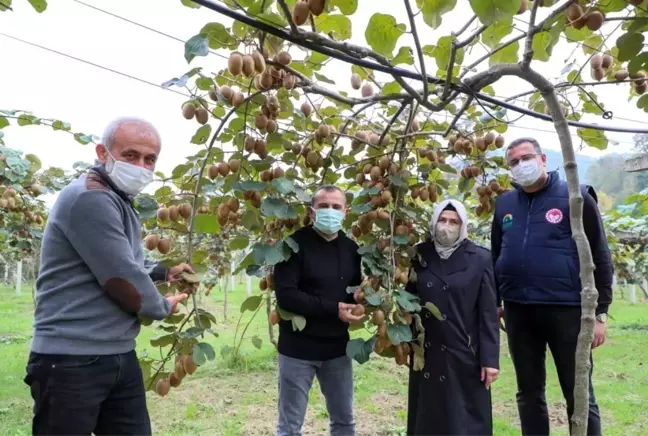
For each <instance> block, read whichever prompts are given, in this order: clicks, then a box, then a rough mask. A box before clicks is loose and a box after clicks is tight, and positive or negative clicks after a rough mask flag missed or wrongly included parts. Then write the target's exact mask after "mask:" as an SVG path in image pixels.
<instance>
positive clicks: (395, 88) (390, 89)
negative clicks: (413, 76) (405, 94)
mask: <svg viewBox="0 0 648 436" xmlns="http://www.w3.org/2000/svg"><path fill="white" fill-rule="evenodd" d="M402 89H403V88H401V86H400V84H399V83H398V82H397V81H395V80H394V81H393V82H388V83H385V85H384V86H383V89H382V94H383V95H388V94H398V93H400V92H401V91H402Z"/></svg>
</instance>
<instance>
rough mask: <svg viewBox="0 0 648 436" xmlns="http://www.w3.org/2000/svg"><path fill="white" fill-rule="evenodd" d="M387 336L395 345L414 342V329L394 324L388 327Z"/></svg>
mask: <svg viewBox="0 0 648 436" xmlns="http://www.w3.org/2000/svg"><path fill="white" fill-rule="evenodd" d="M387 336H389V339H390V340H391V342H392V344H394V345H398V344H401V343H403V342H410V341H411V340H412V329H410V326H408V325H403V324H392V325H390V326H388V327H387Z"/></svg>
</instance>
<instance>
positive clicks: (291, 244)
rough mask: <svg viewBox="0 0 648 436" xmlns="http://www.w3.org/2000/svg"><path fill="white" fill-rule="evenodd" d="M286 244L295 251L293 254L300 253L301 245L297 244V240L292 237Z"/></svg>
mask: <svg viewBox="0 0 648 436" xmlns="http://www.w3.org/2000/svg"><path fill="white" fill-rule="evenodd" d="M284 242H285V243H286V245H288V247H290V249H291V250H292V251H293V253H299V244H297V242H295V240H294V239H293V238H292V236H288V237H287V238H286V239H284Z"/></svg>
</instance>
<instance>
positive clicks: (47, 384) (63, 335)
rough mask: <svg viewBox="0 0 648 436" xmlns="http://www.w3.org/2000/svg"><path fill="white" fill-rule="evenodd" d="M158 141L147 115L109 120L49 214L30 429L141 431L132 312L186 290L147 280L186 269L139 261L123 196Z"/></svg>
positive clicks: (161, 314)
mask: <svg viewBox="0 0 648 436" xmlns="http://www.w3.org/2000/svg"><path fill="white" fill-rule="evenodd" d="M160 147H161V144H160V137H159V134H158V133H157V131H156V130H155V128H154V127H153V126H152V125H151V124H149V123H148V122H146V121H143V120H140V119H136V118H121V119H118V120H116V121H114V122H113V123H111V124H110V125H109V126H108V128H107V129H106V131H105V133H104V137H103V139H102V142H101V144H99V145H97V147H96V152H97V156H98V165H97V166H95V167H93V168H92V169H91V170H90V171H89V173H88V174H86V175H83V176H81V177H80V178H79V179H77V180H75V181H73V182H72V183H70V184H69V185H68V186H67V187H65V188H64V189H63V190H62V191H61V193H60V195H59V197H58V199H57V200H56V203H55V204H54V206H53V207H52V210H51V211H50V215H49V219H48V221H47V226H46V228H45V234H44V236H43V244H42V252H41V268H40V272H39V277H38V280H37V282H36V288H37V290H36V313H35V320H34V337H33V340H32V343H31V353H30V356H29V362H28V364H27V376H26V377H25V383H27V384H28V385H29V386H30V389H31V395H32V397H33V399H34V416H33V420H32V432H33V434H34V435H89V434H91V433H94V434H95V435H118V434H119V435H149V434H151V424H150V420H149V415H148V411H147V408H146V395H145V389H144V381H143V378H142V372H141V369H140V367H139V363H138V359H137V355H136V354H135V338H136V336H137V334H138V333H139V331H140V323H139V317H140V316H143V317H149V318H153V319H156V320H162V319H165V318H166V317H167V316H169V315H170V314H171V313H173V312H175V311H176V310H177V307H176V306H177V304H178V303H179V302H180V301H183V300H185V299H186V298H187V294H186V293H181V294H179V295H175V296H169V297H166V298H165V297H164V296H162V295H161V294H160V293H159V291H158V290H157V288H156V287H155V285H154V282H155V281H178V280H180V274H181V273H182V272H184V271H187V272H190V273H191V272H193V271H192V270H191V267H189V266H188V265H186V264H181V265H178V266H176V267H173V268H170V269H167V268H165V267H162V266H159V265H158V264H156V263H153V262H151V261H148V260H145V259H144V253H143V251H142V244H141V226H140V222H139V219H138V215H137V213H136V211H135V209H134V208H133V203H132V201H133V197H134V196H135V195H137V194H138V193H139V192H140V191H141V190H142V189H144V187H145V186H146V185H147V184H148V183H150V182H151V180H152V178H153V170H154V167H155V162H156V160H157V157H158V155H159V153H160Z"/></svg>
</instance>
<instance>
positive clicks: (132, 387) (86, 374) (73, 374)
mask: <svg viewBox="0 0 648 436" xmlns="http://www.w3.org/2000/svg"><path fill="white" fill-rule="evenodd" d="M25 383H26V384H27V385H29V387H30V389H31V395H32V398H33V399H34V415H33V419H32V434H33V435H90V434H91V433H94V434H95V435H97V436H100V435H138V436H148V435H150V434H151V423H150V420H149V414H148V410H147V408H146V392H145V389H144V380H143V378H142V371H141V369H140V366H139V362H138V360H137V355H136V354H135V351H131V352H129V353H125V354H115V355H107V356H69V355H52V354H37V353H31V354H30V355H29V362H28V364H27V376H26V377H25Z"/></svg>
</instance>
